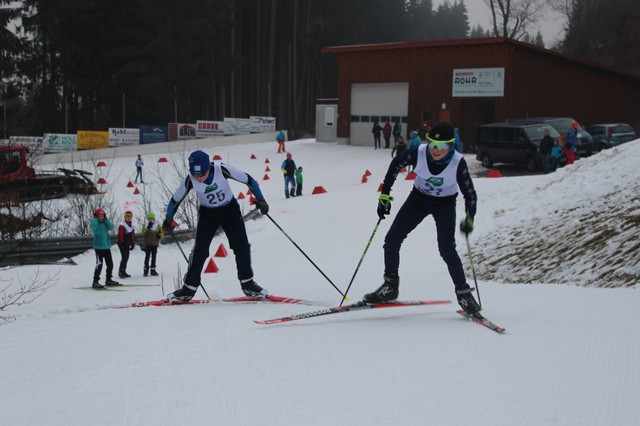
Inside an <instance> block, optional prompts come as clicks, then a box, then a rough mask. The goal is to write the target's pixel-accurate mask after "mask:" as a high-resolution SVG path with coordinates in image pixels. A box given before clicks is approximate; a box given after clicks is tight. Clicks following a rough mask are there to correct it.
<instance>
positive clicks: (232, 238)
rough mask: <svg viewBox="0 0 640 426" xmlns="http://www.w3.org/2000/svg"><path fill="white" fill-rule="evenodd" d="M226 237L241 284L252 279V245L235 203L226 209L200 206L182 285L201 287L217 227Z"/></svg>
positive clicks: (224, 207)
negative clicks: (193, 241)
mask: <svg viewBox="0 0 640 426" xmlns="http://www.w3.org/2000/svg"><path fill="white" fill-rule="evenodd" d="M220 226H222V230H223V231H224V233H225V234H226V235H227V239H228V240H229V247H230V248H231V250H233V253H234V255H235V258H236V268H237V270H238V279H239V280H240V281H244V280H248V279H251V278H253V269H252V268H251V245H250V244H249V239H248V237H247V230H246V228H245V226H244V219H243V218H242V213H241V212H240V206H239V205H238V201H236V199H235V198H234V199H233V201H232V202H231V203H229V204H227V205H226V206H223V207H216V208H207V207H203V206H200V209H199V211H198V225H197V227H196V241H195V244H194V246H193V250H192V251H191V254H190V255H189V267H188V269H187V273H186V275H185V277H184V283H185V284H187V285H190V286H194V287H197V286H199V285H201V284H202V283H201V281H200V278H201V275H202V267H203V266H204V263H205V262H206V260H207V258H208V257H209V247H210V246H211V240H213V237H214V236H215V233H216V231H217V230H218V227H220Z"/></svg>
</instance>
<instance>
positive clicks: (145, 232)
mask: <svg viewBox="0 0 640 426" xmlns="http://www.w3.org/2000/svg"><path fill="white" fill-rule="evenodd" d="M142 237H143V238H144V271H143V275H144V276H145V277H146V276H147V275H149V272H151V275H152V276H157V275H158V272H157V271H156V256H157V255H158V246H159V245H160V240H162V237H164V233H163V231H162V227H161V226H160V225H158V222H156V214H155V213H154V212H149V213H148V214H147V224H146V225H145V226H143V227H142ZM149 261H151V265H149ZM149 268H151V269H149Z"/></svg>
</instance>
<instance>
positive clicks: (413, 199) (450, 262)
mask: <svg viewBox="0 0 640 426" xmlns="http://www.w3.org/2000/svg"><path fill="white" fill-rule="evenodd" d="M427 142H428V144H423V145H420V146H419V147H418V148H412V149H408V150H406V151H405V152H404V153H402V154H401V155H398V156H396V157H395V158H394V159H393V160H392V161H391V164H390V165H389V168H388V170H387V174H386V175H385V178H384V182H383V185H382V191H381V192H382V193H381V195H380V197H379V199H378V200H379V201H378V216H379V217H380V219H384V218H385V216H387V215H388V214H390V212H391V201H393V197H391V196H390V195H389V193H390V192H391V187H392V186H393V183H394V182H395V180H396V177H397V176H398V173H399V172H400V170H401V169H402V168H404V167H407V165H412V166H413V167H414V172H415V173H416V175H417V177H416V179H415V180H414V183H413V190H412V191H411V193H410V194H409V197H408V198H407V200H406V201H405V202H404V204H403V205H402V207H401V208H400V210H399V211H398V214H397V215H396V217H395V219H394V221H393V223H392V224H391V228H390V229H389V232H388V233H387V235H386V237H385V240H384V266H385V269H384V283H383V284H382V285H381V286H380V287H379V288H378V289H377V290H376V291H374V292H372V293H369V294H366V295H365V296H364V299H363V300H364V302H366V303H371V304H375V303H384V302H388V301H390V300H395V299H397V298H398V294H399V291H398V287H399V285H400V277H399V275H398V270H399V266H400V247H401V246H402V243H403V242H404V240H405V238H407V236H408V235H409V233H410V232H411V231H413V230H414V229H415V228H416V227H417V226H418V225H419V224H420V223H421V222H422V220H423V219H424V218H425V217H427V216H429V215H432V216H433V219H434V221H435V224H436V232H437V241H438V250H439V252H440V256H441V257H442V259H443V260H444V261H445V263H446V264H447V268H448V269H449V275H450V276H451V280H452V281H453V284H454V286H455V291H456V296H457V298H458V303H459V304H460V306H461V307H462V309H463V310H464V311H465V312H466V313H467V314H469V315H473V314H476V313H478V312H479V311H480V306H479V305H478V303H477V302H476V300H475V299H474V297H473V295H472V294H471V288H470V287H469V284H467V281H466V278H465V275H464V269H463V267H462V262H461V260H460V256H458V253H457V251H456V243H455V228H456V197H457V195H458V188H460V190H461V191H462V195H463V196H464V200H465V210H466V217H465V219H464V220H463V221H462V222H461V224H460V230H461V231H462V232H464V233H466V234H468V233H470V232H472V231H473V219H474V217H475V214H476V201H477V197H476V192H475V189H474V187H473V182H472V180H471V176H470V175H469V170H468V168H467V163H466V162H465V160H464V157H463V155H462V154H460V153H459V152H457V151H455V148H454V143H455V136H454V130H453V126H451V124H449V123H447V122H440V123H437V124H435V125H434V126H433V127H431V130H430V131H429V133H428V134H427Z"/></svg>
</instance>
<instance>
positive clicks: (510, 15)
mask: <svg viewBox="0 0 640 426" xmlns="http://www.w3.org/2000/svg"><path fill="white" fill-rule="evenodd" d="M484 2H485V4H486V5H487V6H489V8H490V9H491V17H492V19H493V34H494V36H496V37H507V38H512V39H514V40H519V39H521V38H522V37H524V35H525V34H526V33H527V29H528V28H529V26H531V25H532V24H535V23H537V22H538V21H539V20H540V17H541V16H542V13H543V11H544V7H545V5H546V4H547V3H546V2H545V1H543V0H484Z"/></svg>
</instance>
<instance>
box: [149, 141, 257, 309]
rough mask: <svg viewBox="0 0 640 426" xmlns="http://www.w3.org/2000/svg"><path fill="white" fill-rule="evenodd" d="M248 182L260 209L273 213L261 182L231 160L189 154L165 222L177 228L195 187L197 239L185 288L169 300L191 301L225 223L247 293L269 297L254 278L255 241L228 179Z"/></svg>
mask: <svg viewBox="0 0 640 426" xmlns="http://www.w3.org/2000/svg"><path fill="white" fill-rule="evenodd" d="M229 179H231V180H235V181H236V182H240V183H244V184H245V185H247V186H248V187H249V189H251V192H253V195H254V197H255V198H256V207H257V208H258V210H260V213H262V214H263V215H266V214H267V213H269V205H268V204H267V202H266V201H265V199H264V197H263V196H262V191H261V190H260V186H259V185H258V182H256V180H255V179H254V178H252V177H251V176H250V175H248V174H247V173H245V172H243V171H242V170H240V169H237V168H235V167H233V166H231V165H229V164H224V163H222V162H219V161H214V162H210V160H209V155H207V154H206V153H205V152H203V151H200V150H198V151H194V152H192V153H191V155H189V175H188V176H187V177H185V178H184V179H183V181H182V183H180V186H179V187H178V189H177V190H176V192H175V193H174V194H173V197H171V199H170V200H169V205H168V206H167V216H166V218H165V220H164V222H163V223H162V227H163V228H164V229H165V230H168V231H170V232H173V227H174V226H173V216H174V215H175V213H176V211H177V210H178V207H179V206H180V203H182V201H183V200H184V199H185V198H186V197H187V195H188V194H189V191H191V190H192V189H193V190H194V191H195V193H196V195H197V198H198V203H199V204H200V207H199V209H198V224H197V225H196V240H195V244H194V246H193V249H192V251H191V255H190V256H189V266H188V269H187V273H186V274H185V276H184V285H183V286H182V288H180V289H178V290H176V291H174V292H173V293H170V294H168V295H167V300H168V301H169V302H187V301H189V300H191V299H192V298H193V296H194V295H195V294H196V290H197V289H198V287H199V286H200V285H202V283H201V281H200V280H201V275H202V267H203V266H204V263H205V261H206V260H207V258H208V257H209V247H210V246H211V240H213V237H214V235H215V233H216V231H217V230H218V228H219V227H222V229H223V230H224V233H225V234H226V236H227V239H228V240H229V246H230V247H231V250H233V252H234V254H235V259H236V268H237V271H238V280H240V286H241V287H242V291H243V292H244V294H245V295H247V296H250V297H266V296H267V290H265V289H263V288H262V287H260V286H259V285H258V284H257V283H256V282H255V281H254V280H253V269H252V267H251V245H250V244H249V238H248V237H247V230H246V228H245V225H244V219H243V218H242V213H241V212H240V206H239V205H238V200H236V198H235V196H234V195H233V191H232V189H231V186H230V185H229V182H228V180H229Z"/></svg>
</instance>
